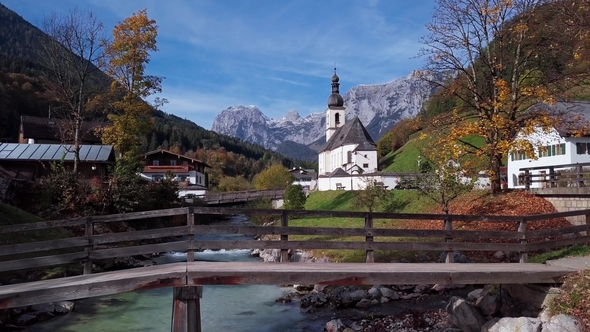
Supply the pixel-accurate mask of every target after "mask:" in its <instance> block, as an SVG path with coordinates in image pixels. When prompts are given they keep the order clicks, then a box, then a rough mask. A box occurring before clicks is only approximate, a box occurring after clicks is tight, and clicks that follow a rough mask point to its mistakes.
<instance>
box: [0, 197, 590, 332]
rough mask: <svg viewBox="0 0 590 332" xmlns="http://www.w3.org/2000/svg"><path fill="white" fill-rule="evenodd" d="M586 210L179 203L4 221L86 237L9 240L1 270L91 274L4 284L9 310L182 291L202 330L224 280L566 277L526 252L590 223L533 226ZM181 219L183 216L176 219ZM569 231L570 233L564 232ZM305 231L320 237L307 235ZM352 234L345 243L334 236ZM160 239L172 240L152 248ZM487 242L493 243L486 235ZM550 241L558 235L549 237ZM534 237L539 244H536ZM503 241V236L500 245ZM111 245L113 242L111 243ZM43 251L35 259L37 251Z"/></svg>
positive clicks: (565, 241)
mask: <svg viewBox="0 0 590 332" xmlns="http://www.w3.org/2000/svg"><path fill="white" fill-rule="evenodd" d="M228 214H245V215H257V216H261V215H267V216H272V217H276V218H277V219H280V220H281V223H280V226H227V225H206V224H200V223H201V222H202V221H204V220H205V219H206V216H210V215H228ZM572 215H584V216H586V220H587V221H588V220H590V210H581V211H575V212H566V213H553V214H545V215H532V216H465V215H433V214H391V213H363V212H331V211H289V210H253V209H227V208H210V207H205V208H197V207H188V208H177V209H169V210H159V211H148V212H137V213H128V214H121V215H108V216H96V217H85V218H77V219H67V220H54V221H44V222H37V223H31V224H18V225H8V226H0V234H6V233H22V232H27V231H36V230H41V229H49V228H56V227H73V228H75V229H78V230H83V232H84V235H83V236H77V237H70V238H65V239H58V240H51V241H39V242H27V243H15V244H9V245H3V246H0V261H2V264H0V272H6V271H12V270H24V269H30V268H40V267H46V266H54V265H63V264H79V265H80V266H81V272H82V270H83V273H84V274H83V275H78V276H71V277H64V278H58V279H51V280H42V281H34V282H27V283H21V284H15V285H4V286H0V309H2V308H11V307H17V306H24V305H30V304H38V303H46V302H51V301H58V300H65V299H70V300H71V299H80V298H86V297H92V296H101V295H109V294H116V293H121V292H128V291H137V290H145V289H152V288H162V287H174V291H173V294H174V296H173V299H174V300H173V314H172V326H171V329H172V331H200V318H199V312H200V309H199V303H200V300H199V299H200V297H201V296H202V285H217V284H226V285H234V284H332V285H334V284H336V285H351V284H355V285H357V284H367V285H372V284H389V285H392V284H436V283H438V284H480V283H494V284H510V283H559V282H560V279H561V277H563V276H564V275H567V274H569V273H573V272H574V271H573V270H572V269H569V268H562V267H556V266H547V265H544V264H531V263H526V262H527V253H528V252H531V251H539V250H549V249H552V248H558V247H562V246H567V245H572V244H576V243H588V242H590V235H589V234H590V224H589V223H586V224H585V225H579V226H568V227H564V228H559V229H545V230H529V229H527V223H529V222H541V221H542V220H546V219H552V218H560V217H567V216H572ZM179 216H180V218H181V219H182V223H183V224H184V225H182V226H173V227H164V228H158V229H150V230H140V231H128V232H119V233H106V234H94V231H95V226H96V225H97V224H99V223H112V222H121V221H131V220H135V221H137V220H148V219H150V218H171V217H176V218H177V219H178V217H179ZM290 217H299V218H300V217H315V218H325V217H330V218H334V217H338V218H343V217H345V218H359V222H358V223H359V227H354V228H340V227H339V228H336V227H293V226H289V218H290ZM387 219H397V220H408V219H409V220H443V221H444V228H443V229H440V230H423V229H401V228H376V227H374V221H375V220H378V221H380V220H387ZM176 221H178V220H176ZM456 221H461V222H484V223H496V222H504V223H506V222H508V223H514V224H515V229H517V231H484V230H482V231H468V230H453V227H452V226H453V222H456ZM201 234H245V235H252V236H254V235H260V234H273V235H276V238H277V239H276V240H266V241H254V240H244V241H233V240H232V241H228V240H197V239H198V238H195V235H201ZM564 234H569V235H570V236H568V237H565V238H562V235H564ZM300 235H313V236H315V237H314V238H312V239H311V240H307V241H302V240H300V239H298V238H297V237H298V236H300ZM334 238H343V239H342V240H343V241H331V240H330V239H334ZM155 239H160V240H163V241H165V242H164V243H155V244H150V242H153V241H154V240H155ZM483 239H486V240H487V241H484V240H483ZM547 239H550V240H547ZM532 240H534V241H532ZM499 241H504V242H499ZM105 245H108V247H105ZM204 249H214V250H215V249H280V251H281V260H282V262H281V263H262V262H219V263H211V262H195V261H194V252H195V251H198V250H204ZM289 249H338V250H364V251H365V257H366V259H365V261H366V262H365V263H288V262H287V261H288V250H289ZM375 250H413V251H444V252H446V253H447V254H446V262H447V263H448V264H443V263H413V264H412V263H399V264H393V263H374V251H375ZM456 250H461V251H494V252H495V251H499V250H502V251H505V252H518V253H519V257H520V260H519V261H520V263H469V264H458V263H453V251H456ZM168 251H177V252H186V253H187V259H188V261H187V262H186V263H174V264H166V265H161V266H152V267H144V268H134V269H128V270H123V271H115V272H103V273H95V274H92V272H93V271H92V263H93V261H95V260H101V259H106V258H114V257H122V256H132V255H140V254H151V253H154V252H168ZM31 256H34V257H31Z"/></svg>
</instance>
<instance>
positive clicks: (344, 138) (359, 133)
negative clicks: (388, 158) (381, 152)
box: [320, 117, 377, 152]
mask: <svg viewBox="0 0 590 332" xmlns="http://www.w3.org/2000/svg"><path fill="white" fill-rule="evenodd" d="M351 144H358V146H357V147H356V149H355V151H374V150H377V148H376V146H375V142H374V141H373V139H372V138H371V135H369V133H368V132H367V129H365V126H363V124H362V123H361V120H359V118H358V117H354V119H352V121H350V122H347V123H345V124H344V125H343V126H342V127H340V128H338V129H337V130H336V131H335V132H334V134H332V136H331V137H330V140H329V141H328V142H327V143H326V145H325V146H324V148H323V149H322V150H321V151H320V152H324V151H330V150H334V149H336V148H338V147H341V146H344V145H351Z"/></svg>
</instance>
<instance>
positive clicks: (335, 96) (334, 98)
mask: <svg viewBox="0 0 590 332" xmlns="http://www.w3.org/2000/svg"><path fill="white" fill-rule="evenodd" d="M339 81H340V77H338V75H336V67H334V76H332V94H331V95H330V97H328V107H330V106H340V107H342V106H344V99H342V96H341V95H340V83H338V82H339Z"/></svg>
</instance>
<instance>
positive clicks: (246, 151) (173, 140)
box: [0, 4, 310, 184]
mask: <svg viewBox="0 0 590 332" xmlns="http://www.w3.org/2000/svg"><path fill="white" fill-rule="evenodd" d="M45 38H48V37H47V35H45V34H44V33H43V32H42V31H41V30H39V29H38V28H36V27H35V26H33V25H31V24H30V23H28V22H27V21H25V20H24V19H23V18H22V17H20V16H19V15H18V14H16V13H15V12H13V11H11V10H10V9H8V8H6V7H5V6H3V5H1V4H0V139H1V140H2V141H15V140H16V139H17V135H18V126H19V121H20V116H22V115H33V116H49V112H50V108H51V109H53V110H54V112H53V113H52V115H53V116H58V115H59V112H55V111H56V110H59V109H60V107H62V105H60V104H59V103H58V102H57V100H56V96H55V94H54V91H52V88H51V84H49V83H50V81H49V80H50V78H49V77H48V75H46V70H44V67H43V66H42V65H41V62H40V61H39V54H40V52H42V49H41V47H43V45H42V42H43V40H44V39H45ZM93 116H94V117H95V119H98V120H105V119H106V114H104V113H102V114H101V113H99V114H95V115H93ZM152 118H153V119H154V128H153V130H152V132H151V133H150V134H148V135H147V136H146V137H145V139H143V140H142V150H143V151H149V150H153V149H156V148H164V149H171V150H174V151H177V152H180V153H184V154H187V155H190V156H198V157H200V158H203V161H205V162H206V163H208V164H210V165H212V166H213V165H216V166H218V168H217V169H215V170H213V173H215V172H217V171H219V170H221V172H222V173H223V174H221V172H219V173H220V174H213V176H212V177H211V181H212V184H215V182H216V181H218V180H219V177H221V176H223V175H224V174H225V175H229V176H244V177H246V178H248V179H251V178H252V177H253V175H254V174H256V173H258V172H260V171H261V170H263V169H264V168H265V167H267V166H268V165H270V164H271V163H281V164H283V165H285V166H287V167H293V166H299V165H301V166H307V167H309V166H310V165H309V163H308V164H307V165H303V163H302V162H297V161H292V160H289V159H287V158H285V157H284V156H282V155H280V154H279V153H276V152H273V151H271V150H268V149H264V148H263V147H261V146H258V145H254V144H247V143H244V142H242V141H240V140H239V139H236V138H232V137H229V136H225V135H219V134H217V133H215V132H212V131H208V130H206V129H204V128H202V127H200V126H199V125H198V124H195V123H193V122H191V121H189V120H185V119H181V118H179V117H177V116H174V115H171V114H166V113H164V112H162V111H159V110H155V109H154V110H153V111H152ZM203 151H206V153H205V152H203ZM221 162H223V165H220V163H221Z"/></svg>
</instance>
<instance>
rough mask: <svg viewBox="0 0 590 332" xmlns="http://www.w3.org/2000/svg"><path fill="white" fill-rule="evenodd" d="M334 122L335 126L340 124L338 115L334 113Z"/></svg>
mask: <svg viewBox="0 0 590 332" xmlns="http://www.w3.org/2000/svg"><path fill="white" fill-rule="evenodd" d="M334 121H335V123H336V125H339V124H340V113H336V114H335V115H334Z"/></svg>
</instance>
